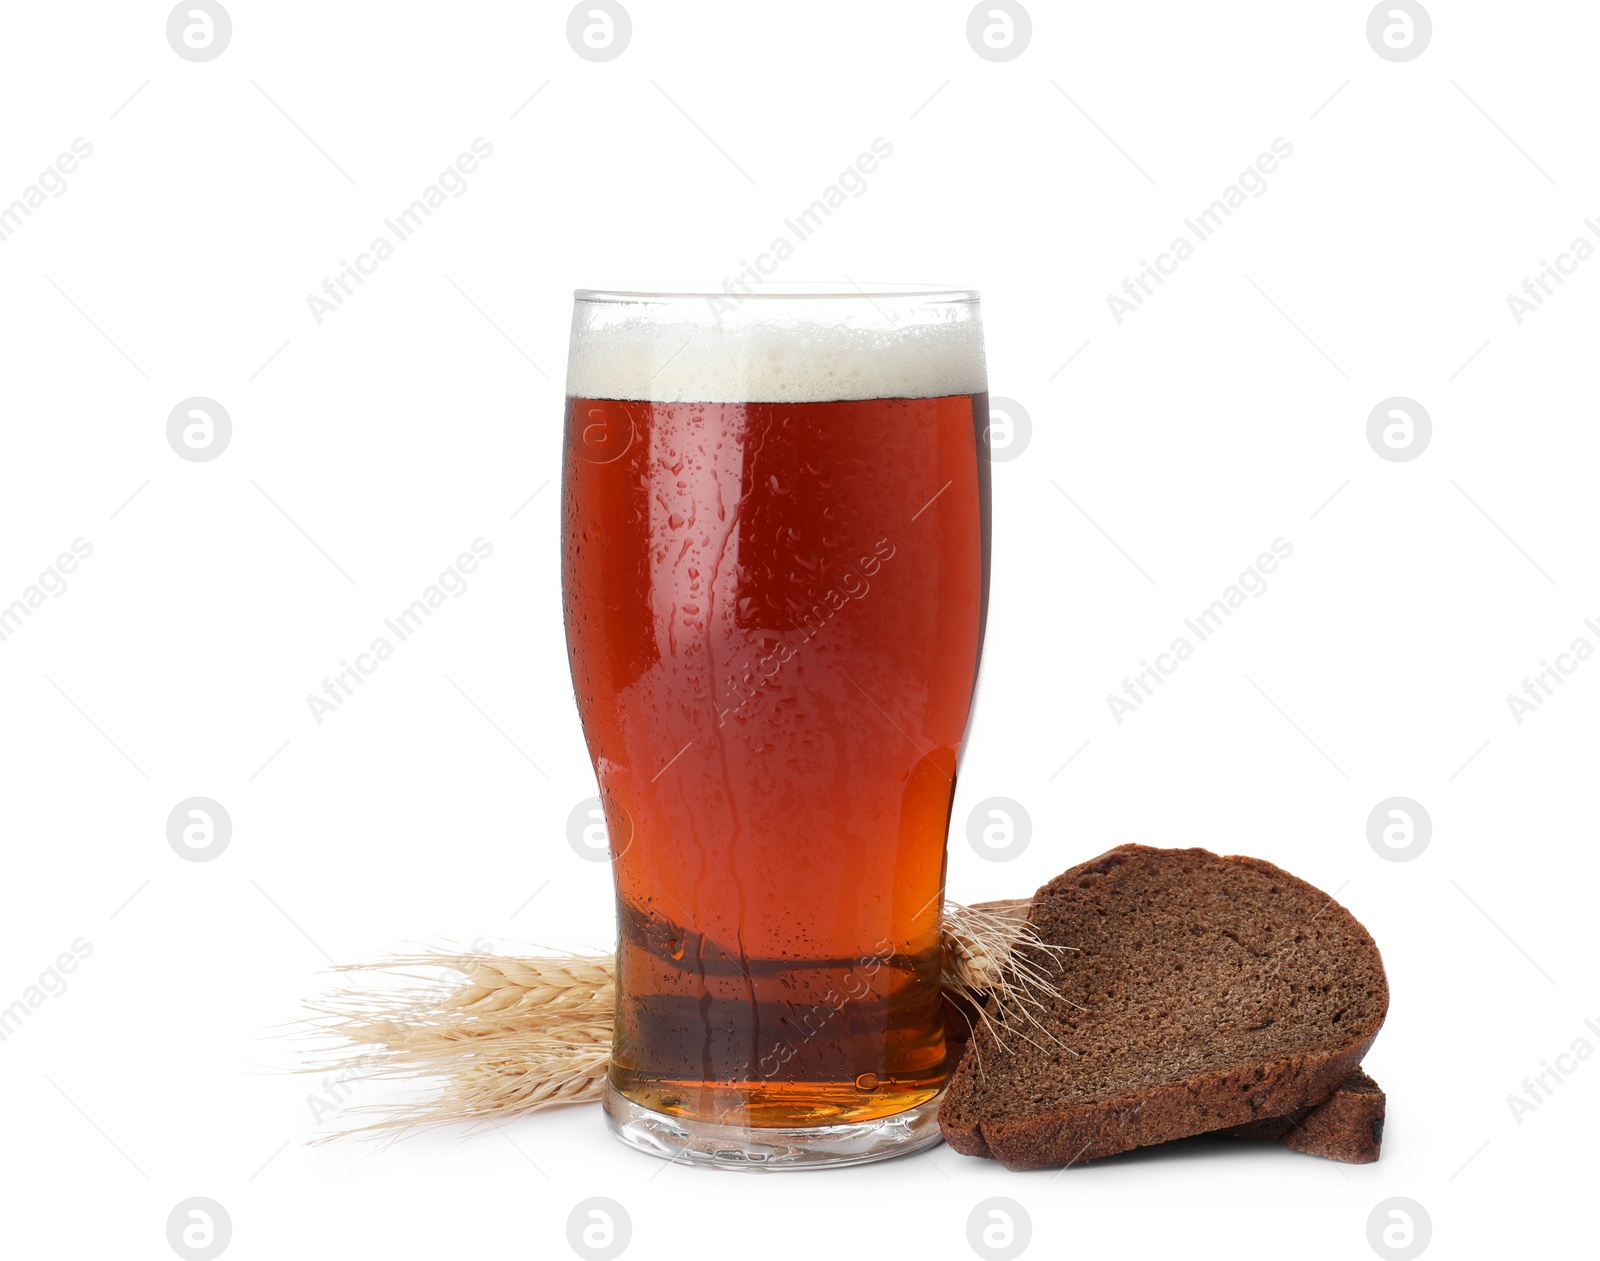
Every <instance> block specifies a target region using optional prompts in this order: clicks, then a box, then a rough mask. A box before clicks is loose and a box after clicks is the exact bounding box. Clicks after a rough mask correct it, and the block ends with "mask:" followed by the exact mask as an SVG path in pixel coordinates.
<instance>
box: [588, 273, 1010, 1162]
mask: <svg viewBox="0 0 1600 1261" xmlns="http://www.w3.org/2000/svg"><path fill="white" fill-rule="evenodd" d="M986 388H987V387H986V378H985V372H984V356H983V335H982V325H981V323H980V320H979V312H978V295H977V294H976V293H973V292H968V291H938V290H907V289H899V290H891V289H887V288H883V289H880V288H874V289H873V291H871V292H855V293H838V292H822V291H818V292H805V291H796V290H788V291H784V292H781V293H774V292H771V291H767V290H763V291H761V292H759V293H756V294H751V295H743V294H729V293H725V292H724V293H710V294H693V293H674V294H666V293H627V292H599V291H589V290H580V291H579V292H578V293H577V295H576V307H575V311H574V315H573V323H572V342H571V348H570V355H569V360H568V368H567V395H568V398H567V414H566V436H565V442H566V450H565V461H564V467H563V477H562V529H563V552H562V590H563V596H564V604H565V613H566V635H567V652H568V659H569V662H570V665H571V668H572V680H573V686H574V689H575V691H576V694H577V702H578V709H579V712H580V715H581V717H582V720H583V731H584V737H585V740H586V742H587V744H588V747H589V755H590V758H591V760H592V761H593V763H594V768H595V774H596V777H597V778H598V781H599V787H600V799H601V802H602V804H603V807H604V811H605V818H606V825H607V833H608V836H609V843H610V848H611V859H612V871H613V875H614V879H615V884H616V897H617V918H618V940H617V1007H616V1029H615V1034H614V1044H613V1049H612V1058H611V1066H610V1074H609V1079H608V1082H607V1086H606V1102H605V1108H606V1115H607V1118H608V1123H609V1125H610V1126H611V1128H612V1130H613V1131H614V1132H615V1133H616V1134H618V1135H619V1136H620V1137H621V1138H622V1139H623V1140H624V1141H625V1142H627V1143H629V1144H630V1145H632V1146H634V1147H637V1148H640V1149H642V1150H645V1151H649V1152H652V1153H654V1154H658V1155H662V1156H668V1157H672V1158H674V1159H682V1160H684V1161H685V1162H687V1163H703V1164H707V1165H716V1166H721V1167H730V1166H733V1167H762V1168H781V1167H792V1166H799V1167H811V1166H816V1165H829V1164H853V1163H858V1162H862V1161H868V1160H879V1159H883V1158H885V1157H889V1156H895V1155H899V1154H902V1153H905V1152H910V1151H915V1150H918V1149H919V1148H921V1147H924V1146H927V1145H929V1144H931V1143H934V1142H936V1141H937V1140H938V1127H937V1123H936V1118H935V1113H936V1111H937V1108H938V1103H939V1098H940V1095H941V1092H942V1090H943V1088H944V1085H945V1081H946V1078H947V1074H948V1066H947V1061H946V1053H945V1041H944V1030H943V1020H942V1008H941V998H940V984H939V978H940V915H941V910H942V904H943V895H944V872H945V838H946V832H947V830H948V828H949V823H950V810H951V802H952V798H953V796H954V793H955V782H956V772H957V768H958V765H959V762H960V754H961V746H962V740H963V738H964V736H965V733H966V727H967V716H968V713H969V711H970V709H971V705H972V699H973V692H974V688H975V686H976V680H977V671H978V660H979V655H980V651H981V648H982V643H983V630H984V617H985V612H986V608H987V602H988V573H989V464H988V448H987V445H986V439H987V434H986V429H987V425H988V396H987V393H986Z"/></svg>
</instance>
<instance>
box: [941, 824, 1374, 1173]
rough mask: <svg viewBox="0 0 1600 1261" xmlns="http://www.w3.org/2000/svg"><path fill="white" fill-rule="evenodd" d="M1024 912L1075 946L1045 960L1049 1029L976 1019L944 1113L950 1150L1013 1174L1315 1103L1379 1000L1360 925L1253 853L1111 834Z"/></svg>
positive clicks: (1331, 1086)
mask: <svg viewBox="0 0 1600 1261" xmlns="http://www.w3.org/2000/svg"><path fill="white" fill-rule="evenodd" d="M1028 920H1029V922H1030V923H1031V924H1032V925H1033V926H1034V928H1035V929H1036V930H1037V931H1038V933H1039V935H1040V936H1041V937H1042V938H1043V940H1045V941H1047V942H1050V943H1052V944H1056V945H1062V946H1069V947H1072V948H1073V952H1072V953H1067V954H1064V955H1061V956H1059V957H1058V958H1054V959H1040V963H1041V965H1043V966H1048V967H1050V968H1051V969H1052V971H1053V973H1054V974H1055V975H1057V976H1058V977H1059V984H1060V989H1059V991H1058V994H1057V996H1056V997H1055V998H1054V999H1053V1000H1052V1001H1051V1002H1049V1003H1048V1004H1046V1005H1045V1006H1044V1008H1043V1009H1042V1010H1041V1011H1039V1012H1038V1013H1037V1014H1038V1017H1039V1019H1040V1021H1041V1022H1042V1024H1043V1026H1044V1031H1043V1032H1041V1031H1040V1030H1027V1029H1023V1028H1017V1027H1014V1028H1010V1029H1004V1026H1002V1028H1003V1030H1004V1031H1003V1032H1002V1034H1001V1037H1003V1038H1004V1044H1003V1045H1002V1043H1001V1042H1000V1041H997V1040H996V1035H995V1034H994V1033H993V1032H992V1031H990V1030H989V1029H987V1028H985V1027H980V1028H979V1029H978V1030H977V1032H976V1033H975V1034H974V1036H973V1038H972V1047H971V1050H970V1051H969V1052H968V1053H967V1054H965V1055H964V1056H962V1059H961V1062H960V1064H959V1065H958V1066H957V1068H956V1070H955V1073H954V1075H953V1076H952V1078H951V1081H950V1087H949V1090H948V1091H947V1092H946V1094H945V1097H944V1102H943V1104H942V1105H941V1106H940V1109H939V1126H940V1129H941V1130H942V1131H943V1132H944V1137H945V1141H946V1142H948V1143H949V1144H950V1146H951V1147H953V1148H955V1150H956V1151H958V1152H962V1153H963V1154H965V1155H969V1156H990V1157H993V1158H995V1159H997V1160H999V1161H1000V1163H1001V1164H1003V1165H1005V1166H1006V1167H1007V1168H1010V1169H1043V1168H1052V1167H1055V1166H1059V1165H1066V1164H1076V1163H1078V1162H1081V1161H1085V1160H1093V1159H1095V1158H1096V1157H1100V1156H1110V1155H1113V1154H1115V1153H1117V1152H1123V1151H1128V1150H1130V1149H1132V1148H1134V1147H1142V1146H1144V1145H1146V1144H1150V1143H1162V1142H1166V1141H1167V1140H1169V1139H1174V1138H1183V1137H1186V1136H1188V1135H1191V1134H1202V1133H1207V1132H1209V1131H1212V1130H1218V1129H1223V1128H1225V1127H1228V1126H1235V1125H1243V1124H1245V1123H1247V1122H1250V1121H1256V1120H1260V1119H1262V1118H1265V1117H1278V1116H1283V1115H1285V1114H1288V1113H1292V1112H1295V1111H1296V1110H1298V1109H1301V1108H1309V1107H1314V1106H1315V1105H1317V1104H1320V1103H1321V1102H1323V1100H1325V1099H1327V1098H1328V1097H1329V1096H1330V1095H1331V1094H1333V1092H1334V1091H1335V1090H1336V1089H1338V1087H1339V1086H1340V1084H1341V1083H1342V1082H1344V1081H1345V1080H1346V1079H1347V1078H1348V1077H1349V1075H1350V1074H1351V1072H1352V1071H1353V1070H1354V1069H1355V1068H1356V1067H1357V1066H1358V1065H1359V1064H1360V1062H1361V1059H1362V1057H1363V1056H1364V1055H1365V1054H1366V1052H1367V1048H1368V1047H1370V1046H1371V1045H1372V1041H1373V1039H1374V1038H1375V1037H1376V1036H1377V1033H1378V1028H1379V1026H1381V1025H1382V1023H1383V1018H1384V1014H1385V1013H1386V1011H1387V1010H1388V1004H1389V990H1388V984H1387V982H1386V981H1385V979H1384V973H1383V961H1382V959H1381V958H1380V956H1379V954H1378V948H1377V946H1376V945H1375V944H1374V943H1373V940H1372V938H1371V936H1370V935H1369V934H1368V933H1367V931H1366V930H1365V929H1364V928H1362V927H1361V925H1360V924H1359V923H1357V922H1356V920H1355V918H1354V917H1353V916H1352V915H1351V914H1350V913H1349V912H1348V911H1346V910H1345V909H1344V908H1343V907H1342V906H1340V905H1339V904H1338V903H1336V902H1335V901H1333V899H1332V898H1330V897H1328V896H1327V895H1326V894H1325V893H1322V892H1321V891H1319V890H1318V889H1316V888H1313V887H1312V886H1311V885H1309V884H1307V883H1306V882H1305V881H1303V880H1299V879H1297V878H1295V877H1294V876H1291V875H1289V874H1288V873H1287V872H1285V871H1282V870H1280V869H1279V868H1277V867H1274V866H1273V865H1272V864H1271V863H1268V862H1263V861H1261V860H1260V859H1255V858H1242V857H1234V858H1220V857H1218V856H1217V855H1216V854H1213V853H1210V852H1209V851H1207V850H1203V849H1152V848H1150V847H1148V846H1144V845H1123V846H1119V847H1118V848H1116V849H1113V850H1111V851H1109V852H1108V853H1105V854H1102V855H1101V856H1100V857H1099V858H1096V859H1093V860H1092V861H1090V862H1087V863H1083V864H1081V865H1079V866H1077V867H1074V868H1072V869H1071V870H1069V871H1066V872H1063V873H1062V874H1061V875H1060V876H1057V877H1056V878H1055V879H1054V880H1052V881H1051V882H1050V883H1049V884H1047V885H1045V886H1044V887H1043V888H1041V889H1040V890H1039V891H1038V893H1036V894H1035V895H1034V899H1033V904H1032V906H1031V908H1030V909H1029V912H1028ZM1045 1033H1047V1034H1048V1035H1049V1037H1048V1038H1047V1037H1046V1036H1044V1035H1045ZM1050 1039H1053V1040H1054V1041H1051V1040H1050Z"/></svg>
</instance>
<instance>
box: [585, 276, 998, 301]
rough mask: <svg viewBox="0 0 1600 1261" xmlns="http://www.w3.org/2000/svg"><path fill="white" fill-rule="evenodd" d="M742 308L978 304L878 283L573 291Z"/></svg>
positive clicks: (951, 294) (967, 297)
mask: <svg viewBox="0 0 1600 1261" xmlns="http://www.w3.org/2000/svg"><path fill="white" fill-rule="evenodd" d="M719 298H720V299H723V300H725V301H730V302H735V303H740V304H743V303H745V302H796V301H802V302H803V301H832V302H841V301H846V300H849V301H863V300H864V301H868V302H871V301H873V300H875V299H880V298H881V299H886V300H889V301H896V302H905V301H913V302H925V303H930V304H931V303H963V302H978V301H979V300H980V295H979V293H978V290H976V289H964V288H960V287H953V286H949V285H926V284H898V283H885V282H878V281H875V282H873V283H871V284H869V285H857V286H856V287H855V288H854V289H843V288H841V287H840V286H839V285H838V284H837V283H835V282H833V281H818V282H816V283H814V284H813V283H809V282H797V281H782V282H778V283H775V284H773V285H772V286H771V287H770V288H766V289H758V290H756V291H755V292H753V293H740V292H738V291H737V290H729V289H727V288H717V289H713V288H711V287H710V286H706V287H703V288H702V287H687V286H686V287H684V288H681V289H677V288H674V289H574V290H573V291H572V300H573V301H574V302H589V303H622V304H632V303H647V302H661V303H667V302H708V301H715V300H716V299H719Z"/></svg>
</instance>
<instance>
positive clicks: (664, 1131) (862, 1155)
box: [605, 1081, 944, 1170]
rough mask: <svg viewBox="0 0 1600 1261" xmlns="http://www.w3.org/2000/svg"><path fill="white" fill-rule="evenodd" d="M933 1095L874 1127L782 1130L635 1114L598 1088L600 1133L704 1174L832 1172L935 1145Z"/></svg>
mask: <svg viewBox="0 0 1600 1261" xmlns="http://www.w3.org/2000/svg"><path fill="white" fill-rule="evenodd" d="M943 1098H944V1092H943V1091H940V1092H939V1093H938V1094H937V1095H935V1096H934V1097H933V1098H932V1099H929V1100H928V1101H927V1102H926V1103H922V1104H918V1105H917V1106H916V1107H914V1108H910V1109H908V1110H907V1111H905V1112H897V1113H895V1114H894V1115H893V1116H887V1117H880V1118H879V1119H878V1120H875V1121H853V1122H850V1123H848V1124H845V1125H808V1126H792V1127H786V1128H776V1127H758V1126H748V1125H723V1124H718V1123H715V1122H710V1121H691V1120H687V1119H685V1118H684V1117H676V1116H669V1115H668V1114H666V1113H664V1112H655V1111H652V1110H651V1109H649V1108H645V1107H641V1106H640V1105H639V1104H637V1103H634V1102H633V1100H631V1099H629V1098H627V1097H626V1096H624V1095H623V1094H622V1093H621V1092H620V1091H618V1090H617V1089H616V1087H614V1086H613V1085H612V1084H611V1083H610V1082H609V1081H608V1082H606V1093H605V1110H606V1125H607V1126H609V1127H610V1129H611V1132H612V1133H613V1134H615V1135H616V1136H617V1137H618V1138H620V1139H621V1140H622V1141H623V1142H624V1143H626V1144H627V1145H628V1146H629V1147H632V1148H635V1149H636V1150H638V1151H641V1152H648V1153H649V1154H650V1155H652V1156H660V1157H661V1158H662V1159H663V1160H672V1161H676V1162H679V1163H681V1164H685V1165H699V1166H701V1167H703V1168H708V1169H744V1170H763V1169H836V1168H838V1167H840V1166H842V1165H865V1164H868V1163H870V1162H872V1161H874V1160H889V1159H892V1158H893V1157H895V1156H907V1155H910V1154H911V1153H912V1152H920V1151H923V1150H924V1149H926V1148H929V1147H932V1146H934V1145H935V1144H936V1143H939V1142H940V1141H942V1140H941V1136H940V1133H939V1121H938V1116H939V1101H940V1100H941V1099H943Z"/></svg>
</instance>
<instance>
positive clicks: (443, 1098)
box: [306, 898, 1063, 1141]
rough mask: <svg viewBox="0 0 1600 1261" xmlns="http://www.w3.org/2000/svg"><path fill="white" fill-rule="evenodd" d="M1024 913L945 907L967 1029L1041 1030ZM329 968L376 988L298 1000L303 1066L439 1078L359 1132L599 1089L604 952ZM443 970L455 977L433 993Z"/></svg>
mask: <svg viewBox="0 0 1600 1261" xmlns="http://www.w3.org/2000/svg"><path fill="white" fill-rule="evenodd" d="M1027 910H1028V899H1026V898H1022V899H1013V900H1011V901H1006V902H990V903H984V904H980V905H977V906H970V907H969V906H962V905H960V904H958V903H954V902H950V903H946V904H945V912H944V923H943V943H942V944H943V951H942V960H941V962H942V977H941V982H942V984H943V986H944V989H945V992H946V994H947V995H948V996H949V997H950V998H951V1000H952V1002H953V1003H954V1005H955V1006H956V1008H957V1009H958V1010H959V1011H961V1012H962V1014H963V1015H964V1016H966V1017H967V1019H968V1021H969V1023H970V1022H971V1021H973V1020H976V1021H978V1022H979V1023H984V1024H987V1025H988V1027H989V1029H990V1030H991V1032H993V1033H994V1034H995V1036H996V1038H997V1039H998V1038H1000V1036H1001V1032H1002V1026H1003V1027H1004V1028H1005V1029H1009V1030H1012V1031H1015V1032H1017V1033H1018V1035H1019V1036H1022V1037H1025V1038H1030V1040H1031V1035H1030V1034H1029V1032H1028V1027H1031V1028H1032V1029H1033V1030H1034V1031H1035V1032H1038V1033H1041V1034H1042V1035H1043V1036H1045V1037H1049V1036H1050V1035H1049V1032H1048V1030H1046V1029H1045V1028H1044V1026H1043V1025H1042V1024H1040V1023H1039V1021H1038V1018H1037V1016H1036V1015H1035V1011H1036V1009H1037V1008H1038V1006H1039V1004H1040V1002H1041V1000H1042V999H1043V998H1044V997H1045V996H1046V995H1050V994H1056V993H1057V986H1056V984H1055V982H1054V980H1053V978H1052V966H1051V964H1052V960H1053V959H1054V958H1055V954H1056V952H1058V951H1060V950H1061V949H1063V948H1062V947H1058V946H1050V945H1047V944H1046V943H1044V942H1042V941H1040V940H1039V938H1038V935H1037V934H1036V933H1035V932H1034V930H1033V928H1032V926H1031V925H1029V924H1028V923H1027ZM1022 946H1026V947H1027V949H1019V947H1022ZM337 971H339V972H341V973H344V974H347V975H353V974H363V975H367V976H373V977H376V976H384V977H387V978H388V979H389V983H387V984H371V983H369V984H367V985H354V986H351V987H349V988H347V989H345V990H342V991H339V992H336V993H333V994H330V995H328V996H327V997H325V998H323V999H321V1000H319V1001H317V1002H315V1003H312V1004H311V1005H310V1006H311V1010H312V1012H313V1013H314V1017H315V1020H314V1024H315V1026H316V1027H317V1028H319V1029H320V1030H321V1031H322V1032H323V1033H326V1034H330V1035H332V1037H333V1039H334V1042H333V1044H332V1045H331V1046H329V1047H325V1048H323V1051H322V1053H321V1055H319V1056H318V1057H317V1058H316V1062H315V1063H313V1064H311V1065H308V1066H307V1070H306V1071H310V1072H321V1073H327V1072H329V1071H333V1072H342V1073H345V1074H359V1075H362V1076H373V1077H385V1078H397V1079H403V1080H407V1081H417V1082H421V1081H426V1080H432V1079H440V1080H442V1081H443V1083H444V1085H443V1089H442V1090H440V1091H439V1092H438V1093H437V1094H436V1095H434V1096H433V1097H431V1098H427V1099H423V1100H420V1101H417V1102H411V1103H401V1104H399V1105H395V1106H392V1107H390V1108H387V1109H385V1111H386V1112H387V1113H388V1115H386V1116H384V1117H383V1118H382V1119H380V1120H378V1121H376V1122H374V1123H373V1124H371V1125H368V1126H364V1127H362V1128H363V1129H366V1130H397V1129H409V1128H413V1127H416V1126H425V1125H442V1124H448V1123H453V1122H462V1121H465V1122H478V1123H498V1122H500V1121H502V1120H505V1119H507V1118H509V1117H513V1116H517V1115H520V1114H522V1113H528V1112H536V1111H538V1110H540V1109H542V1108H549V1107H554V1106H556V1105H558V1104H564V1103H583V1102H586V1101H589V1100H595V1099H599V1098H600V1096H601V1093H602V1091H603V1090H604V1087H605V1078H606V1069H607V1066H608V1064H609V1061H610V1055H611V1032H612V1025H613V1020H614V1005H615V1002H616V971H615V961H614V959H613V958H612V956H610V955H529V956H501V955H483V954H463V953H460V952H454V951H428V952H419V953H413V954H406V955H396V956H393V957H391V958H388V959H383V960H380V961H378V962H376V963H367V964H353V965H349V966H346V967H342V968H339V969H337ZM429 973H432V974H433V976H432V977H431V978H430V977H429V975H428V974H429ZM443 975H458V976H459V980H457V981H455V982H454V983H453V984H452V985H451V986H450V988H448V989H446V990H443V991H441V990H440V989H439V988H438V983H439V979H440V977H441V976H443ZM396 980H398V981H402V982H404V981H410V982H424V983H427V982H429V981H430V980H431V981H432V986H431V987H430V988H418V987H417V986H415V985H411V986H406V985H396V984H395V983H394V982H395V981H396ZM1013 1016H1015V1017H1017V1018H1018V1019H1013V1018H1012V1017H1013ZM356 1111H361V1109H356ZM338 1136H339V1135H337V1134H330V1135H327V1136H325V1138H324V1139H323V1140H319V1141H325V1140H326V1139H327V1138H335V1137H338Z"/></svg>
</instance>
